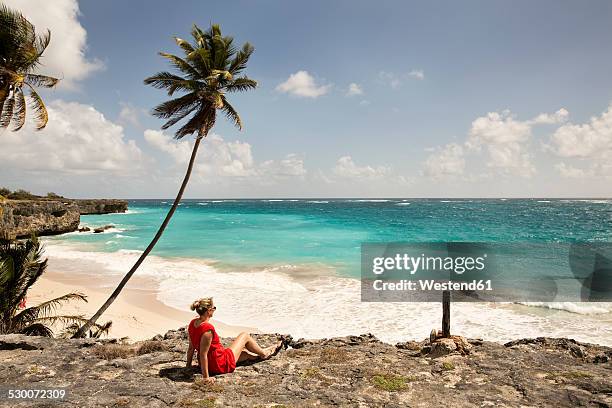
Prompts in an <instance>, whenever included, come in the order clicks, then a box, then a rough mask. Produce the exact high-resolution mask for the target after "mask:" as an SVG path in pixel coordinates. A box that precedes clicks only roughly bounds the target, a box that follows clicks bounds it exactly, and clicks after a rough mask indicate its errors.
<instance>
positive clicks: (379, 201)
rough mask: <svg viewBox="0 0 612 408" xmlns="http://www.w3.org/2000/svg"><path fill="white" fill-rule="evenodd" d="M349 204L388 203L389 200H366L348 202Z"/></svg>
mask: <svg viewBox="0 0 612 408" xmlns="http://www.w3.org/2000/svg"><path fill="white" fill-rule="evenodd" d="M348 201H349V202H351V203H388V202H389V201H391V200H383V199H372V200H366V199H359V200H348Z"/></svg>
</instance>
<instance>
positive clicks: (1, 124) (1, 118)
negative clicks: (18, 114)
mask: <svg viewBox="0 0 612 408" xmlns="http://www.w3.org/2000/svg"><path fill="white" fill-rule="evenodd" d="M14 107H15V92H12V93H11V95H10V96H9V97H8V99H7V100H5V102H4V106H3V108H2V114H1V115H0V128H7V127H8V125H9V124H10V123H11V119H12V118H13V108H14Z"/></svg>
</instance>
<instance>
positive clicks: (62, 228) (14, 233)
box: [0, 199, 127, 239]
mask: <svg viewBox="0 0 612 408" xmlns="http://www.w3.org/2000/svg"><path fill="white" fill-rule="evenodd" d="M126 210H127V201H125V200H69V199H65V200H48V199H40V200H2V201H0V238H6V239H15V238H26V237H29V236H31V235H32V234H36V235H38V236H41V235H57V234H63V233H66V232H72V231H76V230H77V229H78V228H79V223H80V219H81V218H80V215H81V214H108V213H115V212H125V211H126Z"/></svg>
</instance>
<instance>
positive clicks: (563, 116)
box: [529, 108, 569, 125]
mask: <svg viewBox="0 0 612 408" xmlns="http://www.w3.org/2000/svg"><path fill="white" fill-rule="evenodd" d="M568 116H569V112H568V111H567V109H564V108H561V109H559V110H558V111H556V112H555V113H553V114H550V113H540V114H539V115H538V116H536V117H535V118H533V119H532V120H530V121H529V123H530V124H532V125H538V124H542V125H554V124H557V123H563V122H565V121H566V120H567V118H568Z"/></svg>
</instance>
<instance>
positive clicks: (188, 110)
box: [74, 25, 257, 337]
mask: <svg viewBox="0 0 612 408" xmlns="http://www.w3.org/2000/svg"><path fill="white" fill-rule="evenodd" d="M191 35H192V37H193V40H194V41H193V42H192V43H190V42H189V41H186V40H183V39H180V38H176V43H177V45H178V46H179V47H180V48H181V49H182V50H183V52H184V54H185V57H184V58H181V57H178V56H176V55H172V54H167V53H163V52H162V53H160V55H161V56H162V57H164V58H167V59H168V60H169V61H170V63H171V64H172V66H173V67H174V68H175V70H176V71H177V73H178V74H173V73H171V72H159V73H157V74H155V75H153V76H151V77H149V78H147V79H145V81H144V83H145V84H147V85H152V86H154V87H155V88H158V89H165V90H167V92H168V95H169V96H174V94H175V93H176V92H182V93H184V95H182V96H179V97H176V98H173V99H170V100H168V101H166V102H163V103H161V104H159V105H158V106H156V107H155V108H154V109H153V115H155V116H157V117H159V118H162V119H166V120H167V121H166V123H164V125H163V126H162V129H168V128H170V127H172V126H174V125H175V124H177V123H179V122H181V121H182V120H185V122H184V123H183V125H182V126H181V127H180V128H179V129H178V130H177V131H176V132H175V136H174V137H175V138H176V139H183V138H184V137H185V136H188V135H193V134H196V137H195V142H194V145H193V150H192V152H191V158H190V160H189V165H188V166H187V172H186V174H185V177H184V179H183V182H182V184H181V187H180V189H179V192H178V194H177V196H176V199H175V200H174V203H173V204H172V207H171V208H170V211H168V214H167V215H166V218H165V219H164V221H163V222H162V224H161V226H160V227H159V229H158V230H157V233H156V234H155V236H154V237H153V240H152V241H151V243H150V244H149V245H148V246H147V247H146V249H145V250H144V252H143V253H142V255H140V257H139V258H138V260H137V261H136V263H135V264H134V266H132V268H131V269H130V270H129V272H128V273H127V274H126V275H125V276H124V277H123V279H122V280H121V282H120V283H119V285H118V286H117V288H116V289H115V290H114V292H113V293H112V294H111V296H110V297H109V298H108V300H107V301H106V302H105V303H104V304H103V305H102V307H100V309H99V310H98V311H97V312H96V314H94V315H93V316H92V318H91V319H90V320H89V321H88V322H87V323H86V324H85V325H83V326H82V327H81V328H80V329H79V330H78V331H77V332H76V334H75V335H74V337H82V336H84V335H85V333H86V332H87V329H88V328H89V327H90V325H92V324H94V323H95V322H96V321H97V320H98V318H99V317H100V316H101V315H102V313H104V311H105V310H106V309H107V308H108V307H109V306H110V305H111V304H112V303H113V301H114V300H115V299H116V298H117V296H119V293H121V290H122V289H123V288H124V286H125V285H126V284H127V282H128V281H129V280H130V278H131V277H132V275H133V274H134V272H136V270H137V269H138V267H139V266H140V265H141V264H142V262H143V261H144V260H145V258H146V257H147V255H149V253H150V252H151V251H152V250H153V247H154V246H155V244H156V243H157V241H159V239H160V238H161V236H162V234H163V233H164V230H165V229H166V227H167V226H168V223H169V222H170V219H171V218H172V216H173V215H174V212H175V211H176V209H177V207H178V205H179V203H180V201H181V198H182V197H183V193H184V192H185V188H186V187H187V183H188V182H189V177H190V175H191V171H192V169H193V165H194V163H195V159H196V155H197V152H198V148H199V146H200V142H201V141H202V139H203V138H204V137H206V135H208V132H210V130H211V129H212V128H213V126H214V125H215V120H216V117H217V110H220V111H222V112H223V113H225V115H226V117H227V118H228V119H229V120H230V121H232V123H233V124H234V125H235V126H236V127H238V128H239V129H242V121H241V120H240V116H239V115H238V112H237V111H236V110H235V109H234V107H233V106H232V105H230V103H229V102H228V101H227V98H226V93H233V92H243V91H247V90H250V89H255V88H256V87H257V82H256V81H254V80H252V79H250V78H248V77H246V76H245V75H244V74H243V72H244V70H245V69H246V66H247V62H248V60H249V58H250V56H251V54H252V53H253V51H254V48H253V46H252V45H251V44H249V43H245V44H244V45H243V46H242V48H240V49H238V48H236V47H235V46H234V45H233V38H232V37H229V36H225V37H224V36H222V35H221V28H220V27H219V26H218V25H212V26H211V27H210V29H208V30H207V31H202V30H201V29H200V28H199V27H197V26H195V25H194V27H193V29H192V31H191Z"/></svg>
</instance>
